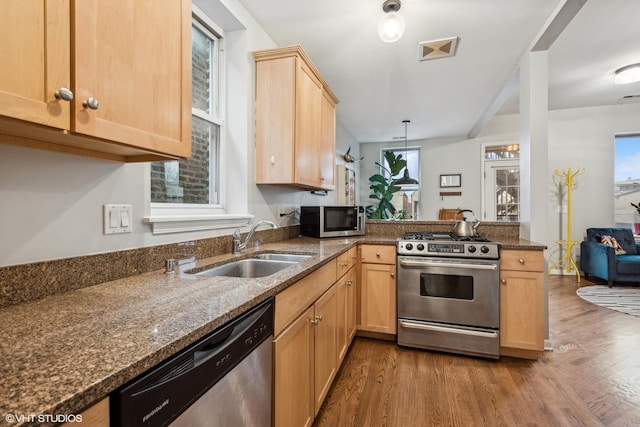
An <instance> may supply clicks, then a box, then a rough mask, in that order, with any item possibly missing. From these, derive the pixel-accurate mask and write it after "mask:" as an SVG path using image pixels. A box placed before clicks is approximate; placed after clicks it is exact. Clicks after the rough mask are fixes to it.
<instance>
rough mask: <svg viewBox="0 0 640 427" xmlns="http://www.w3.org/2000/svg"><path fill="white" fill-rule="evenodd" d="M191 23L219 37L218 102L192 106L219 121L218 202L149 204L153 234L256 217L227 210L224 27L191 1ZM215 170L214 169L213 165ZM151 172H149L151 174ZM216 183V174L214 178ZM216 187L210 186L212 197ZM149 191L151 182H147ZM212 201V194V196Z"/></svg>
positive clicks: (208, 227)
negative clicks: (205, 106)
mask: <svg viewBox="0 0 640 427" xmlns="http://www.w3.org/2000/svg"><path fill="white" fill-rule="evenodd" d="M191 16H192V24H193V25H194V26H196V27H197V28H199V29H200V30H202V31H204V32H206V33H208V35H210V36H212V37H214V38H216V39H217V41H218V43H217V45H218V49H217V52H216V54H215V57H216V58H217V64H218V69H217V73H216V75H217V79H216V81H215V82H214V85H215V92H214V93H217V94H218V98H217V103H216V104H217V105H213V106H212V108H211V111H212V113H211V114H210V113H207V112H206V111H202V110H199V109H196V108H192V116H195V117H198V118H201V119H204V120H207V121H209V122H212V123H215V124H217V125H218V126H219V127H220V128H219V135H218V138H219V148H220V150H219V153H218V165H217V166H218V173H217V175H218V179H217V185H218V189H219V194H218V203H216V204H188V203H150V215H149V216H148V217H145V218H144V221H145V222H147V223H149V224H151V227H152V228H151V229H152V233H153V234H168V233H180V232H188V231H201V230H214V229H228V228H236V227H238V226H240V225H243V224H246V223H247V221H248V220H250V219H251V218H253V215H250V214H228V213H227V212H226V210H225V196H226V195H225V188H226V182H225V179H224V177H225V175H226V174H225V172H226V163H227V162H225V161H224V159H225V158H226V154H227V147H226V127H225V125H226V123H225V105H226V86H227V85H226V62H225V55H224V54H225V34H224V30H223V29H222V28H221V27H220V26H218V25H217V24H216V23H215V22H213V21H212V20H211V18H209V17H208V16H207V15H206V14H205V13H204V12H203V11H202V10H201V9H200V8H198V7H197V6H196V5H194V4H192V15H191ZM211 170H212V173H213V168H211ZM148 175H149V174H148ZM211 178H212V180H211V182H213V178H214V177H213V176H212V177H211ZM148 179H149V180H150V178H148ZM214 187H215V186H211V187H210V188H209V191H210V196H211V195H212V194H211V192H212V191H213V188H214ZM147 188H148V189H149V190H148V191H150V185H147ZM210 200H211V197H210Z"/></svg>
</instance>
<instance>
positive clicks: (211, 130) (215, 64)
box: [151, 9, 224, 213]
mask: <svg viewBox="0 0 640 427" xmlns="http://www.w3.org/2000/svg"><path fill="white" fill-rule="evenodd" d="M214 28H216V29H217V26H216V25H215V24H214V23H212V22H210V21H209V20H208V19H207V18H206V17H205V16H202V15H200V14H199V13H198V12H197V11H195V9H194V16H193V21H192V27H191V34H192V50H191V63H192V80H191V81H192V138H191V144H192V149H191V150H192V151H191V152H192V155H191V158H189V159H186V160H173V161H167V162H153V163H152V164H151V202H152V210H153V209H154V208H173V209H177V210H178V211H180V210H181V208H185V207H194V206H195V207H200V208H205V209H208V210H209V211H210V212H212V213H213V212H216V211H217V212H222V208H223V206H222V198H221V195H220V187H219V183H220V166H221V165H220V148H221V147H220V146H221V144H222V138H221V135H222V130H223V126H224V120H223V111H222V105H223V95H224V91H223V88H224V79H223V77H224V73H223V70H224V67H223V49H222V45H223V39H222V35H221V34H222V31H220V30H217V31H215V30H214Z"/></svg>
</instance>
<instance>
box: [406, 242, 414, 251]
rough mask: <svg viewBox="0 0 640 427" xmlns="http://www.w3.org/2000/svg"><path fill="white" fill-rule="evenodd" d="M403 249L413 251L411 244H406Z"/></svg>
mask: <svg viewBox="0 0 640 427" xmlns="http://www.w3.org/2000/svg"><path fill="white" fill-rule="evenodd" d="M405 248H406V249H407V250H408V251H410V250H411V249H413V244H412V243H407V244H406V246H405Z"/></svg>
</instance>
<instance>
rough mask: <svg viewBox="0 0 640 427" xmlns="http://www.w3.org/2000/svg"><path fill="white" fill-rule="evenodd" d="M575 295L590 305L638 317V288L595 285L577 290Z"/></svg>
mask: <svg viewBox="0 0 640 427" xmlns="http://www.w3.org/2000/svg"><path fill="white" fill-rule="evenodd" d="M576 293H577V294H578V296H579V297H580V298H582V299H584V300H586V301H589V302H590V303H593V304H597V305H599V306H602V307H605V308H608V309H610V310H615V311H619V312H621V313H625V314H630V315H632V316H639V317H640V288H636V287H613V288H609V287H608V286H606V285H595V286H585V287H583V288H578V290H577V291H576Z"/></svg>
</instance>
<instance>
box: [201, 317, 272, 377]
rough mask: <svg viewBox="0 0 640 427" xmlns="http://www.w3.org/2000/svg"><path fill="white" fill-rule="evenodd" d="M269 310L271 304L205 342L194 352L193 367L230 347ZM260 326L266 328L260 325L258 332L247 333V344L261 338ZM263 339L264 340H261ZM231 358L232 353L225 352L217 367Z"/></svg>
mask: <svg viewBox="0 0 640 427" xmlns="http://www.w3.org/2000/svg"><path fill="white" fill-rule="evenodd" d="M267 310H269V306H266V305H265V306H263V307H262V308H260V309H259V310H256V311H254V312H253V313H251V315H249V316H247V317H246V318H245V319H243V320H242V321H240V322H239V323H237V324H235V325H234V326H233V328H230V329H229V330H228V331H225V333H224V334H221V336H214V337H212V339H211V341H209V342H206V343H203V344H204V345H203V346H202V347H201V348H199V349H198V350H197V351H195V352H194V353H193V367H194V368H196V367H198V366H200V365H202V364H203V363H207V361H209V360H210V359H211V358H213V357H214V356H216V355H218V354H220V353H222V352H224V351H225V349H227V348H228V347H229V344H231V343H233V342H235V341H236V340H237V339H238V337H241V336H243V335H245V333H246V332H247V331H248V330H249V329H250V328H251V327H252V326H254V323H256V322H257V321H258V319H260V318H261V317H262V316H263V315H264V314H265V312H266V311H267ZM260 328H264V326H258V329H257V330H256V333H254V334H247V335H248V336H247V337H245V338H244V341H245V344H246V345H247V346H251V345H253V344H254V343H256V344H258V343H259V342H256V341H258V340H259V334H258V331H259V332H263V330H260ZM260 341H262V340H260ZM230 358H231V355H230V353H227V354H225V355H224V356H223V357H222V358H221V359H220V360H218V361H217V362H216V368H219V367H220V366H221V365H223V364H225V362H227V361H228V360H229V359H230Z"/></svg>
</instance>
